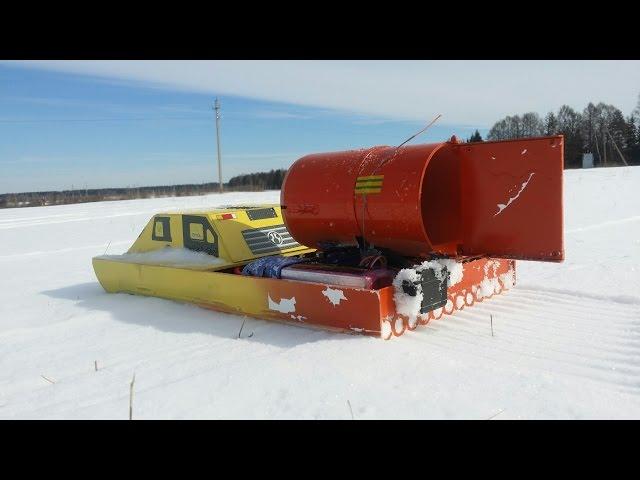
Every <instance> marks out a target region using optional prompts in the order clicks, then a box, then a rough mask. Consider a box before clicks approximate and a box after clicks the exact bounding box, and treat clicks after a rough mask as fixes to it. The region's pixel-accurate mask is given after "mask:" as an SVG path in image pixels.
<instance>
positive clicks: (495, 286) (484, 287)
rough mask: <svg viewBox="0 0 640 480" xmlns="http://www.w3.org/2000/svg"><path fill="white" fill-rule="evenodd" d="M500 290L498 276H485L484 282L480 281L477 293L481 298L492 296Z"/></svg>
mask: <svg viewBox="0 0 640 480" xmlns="http://www.w3.org/2000/svg"><path fill="white" fill-rule="evenodd" d="M498 290H500V284H499V283H498V279H497V278H487V277H485V278H484V280H482V282H480V287H479V288H478V291H477V292H476V295H477V296H478V298H479V299H482V298H485V297H490V296H491V295H493V294H494V293H496V292H497V291H498Z"/></svg>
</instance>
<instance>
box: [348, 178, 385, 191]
mask: <svg viewBox="0 0 640 480" xmlns="http://www.w3.org/2000/svg"><path fill="white" fill-rule="evenodd" d="M383 180H384V175H369V176H367V177H358V178H357V179H356V187H355V192H356V193H361V194H364V193H380V192H381V191H382V181H383Z"/></svg>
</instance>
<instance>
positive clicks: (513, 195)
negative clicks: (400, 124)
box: [281, 136, 564, 261]
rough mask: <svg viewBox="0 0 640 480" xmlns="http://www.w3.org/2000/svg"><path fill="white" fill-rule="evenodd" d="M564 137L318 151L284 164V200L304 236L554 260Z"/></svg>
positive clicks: (559, 237) (558, 250)
mask: <svg viewBox="0 0 640 480" xmlns="http://www.w3.org/2000/svg"><path fill="white" fill-rule="evenodd" d="M563 151H564V150H563V137H562V136H554V137H541V138H528V139H521V140H509V141H497V142H478V143H459V142H458V141H457V140H456V139H455V137H453V138H452V139H451V140H450V141H449V142H442V143H431V144H423V145H412V146H404V147H401V148H396V147H388V146H382V147H372V148H368V149H362V150H350V151H344V152H332V153H319V154H312V155H307V156H305V157H303V158H300V159H299V160H297V161H296V162H295V163H294V164H293V165H292V166H291V168H290V169H289V171H288V172H287V175H286V177H285V180H284V183H283V186H282V191H281V205H282V209H283V210H282V212H283V217H284V220H285V224H286V226H287V229H288V230H289V232H290V233H291V235H292V236H293V237H294V238H295V239H296V240H297V241H298V242H300V243H301V244H303V245H307V246H310V247H316V248H323V247H324V246H325V245H327V244H342V245H356V244H357V237H364V239H365V240H366V242H367V243H368V244H373V245H375V246H377V247H384V248H388V249H391V250H393V251H395V252H397V253H399V254H402V255H406V256H426V255H428V254H431V253H440V254H445V255H449V256H454V255H492V256H502V257H505V258H519V259H532V260H546V261H560V260H562V259H563V258H564V250H563V232H562V169H563Z"/></svg>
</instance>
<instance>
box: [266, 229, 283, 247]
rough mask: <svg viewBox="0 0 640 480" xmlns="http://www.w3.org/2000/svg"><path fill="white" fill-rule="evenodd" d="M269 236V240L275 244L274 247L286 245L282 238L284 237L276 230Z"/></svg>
mask: <svg viewBox="0 0 640 480" xmlns="http://www.w3.org/2000/svg"><path fill="white" fill-rule="evenodd" d="M267 236H268V237H269V240H271V243H273V244H274V245H278V246H279V245H282V244H283V243H284V239H283V238H282V235H280V234H279V233H278V232H276V231H274V230H272V231H270V232H269V234H268V235H267Z"/></svg>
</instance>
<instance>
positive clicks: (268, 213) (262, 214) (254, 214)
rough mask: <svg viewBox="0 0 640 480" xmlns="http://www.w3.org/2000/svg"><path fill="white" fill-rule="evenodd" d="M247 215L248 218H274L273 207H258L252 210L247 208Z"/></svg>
mask: <svg viewBox="0 0 640 480" xmlns="http://www.w3.org/2000/svg"><path fill="white" fill-rule="evenodd" d="M247 216H248V217H249V220H264V219H265V218H276V217H277V216H278V215H277V214H276V209H275V208H259V209H254V210H247Z"/></svg>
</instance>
